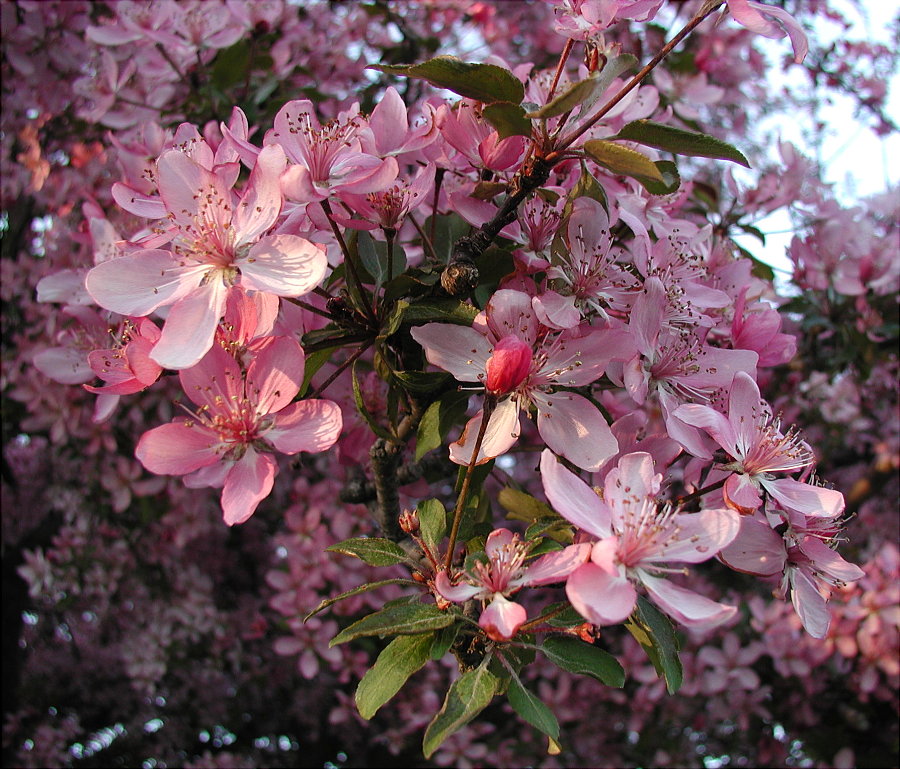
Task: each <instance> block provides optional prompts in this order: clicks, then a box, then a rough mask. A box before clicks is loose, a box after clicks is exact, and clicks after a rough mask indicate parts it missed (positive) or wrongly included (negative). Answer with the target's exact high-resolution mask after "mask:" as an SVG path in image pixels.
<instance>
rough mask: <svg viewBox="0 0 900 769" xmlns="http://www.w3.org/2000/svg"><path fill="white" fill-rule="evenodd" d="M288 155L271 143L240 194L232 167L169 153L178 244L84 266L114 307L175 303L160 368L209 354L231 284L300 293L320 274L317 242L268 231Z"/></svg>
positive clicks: (140, 312)
mask: <svg viewBox="0 0 900 769" xmlns="http://www.w3.org/2000/svg"><path fill="white" fill-rule="evenodd" d="M284 162H285V161H284V153H283V152H282V151H281V149H280V148H279V147H267V148H265V149H264V150H263V151H262V152H260V154H259V157H258V158H257V164H256V167H255V168H254V169H253V173H252V174H251V175H250V180H249V182H248V184H247V188H246V189H245V190H244V193H243V194H242V195H241V196H240V198H238V197H237V195H236V194H235V193H234V192H233V191H232V190H231V189H230V184H233V183H234V178H235V175H234V174H233V173H231V171H229V170H226V169H227V167H228V165H229V164H226V165H225V166H222V167H218V168H217V169H216V170H215V171H210V170H208V169H207V168H205V167H204V166H202V165H200V164H199V163H197V162H196V161H194V160H192V159H191V158H190V157H188V156H187V155H186V154H184V153H183V152H180V151H178V150H171V151H168V152H166V153H164V154H163V156H162V157H161V158H160V160H159V163H158V167H159V189H160V194H161V196H162V199H163V202H164V204H165V208H166V210H167V212H168V216H169V219H170V221H171V227H172V235H173V236H174V244H173V246H174V250H173V251H171V252H170V251H165V250H161V249H148V250H142V251H138V252H136V253H133V254H129V255H125V256H120V257H118V258H115V259H111V260H109V261H107V262H104V263H102V264H99V265H97V266H96V267H94V269H92V270H91V271H90V272H89V273H88V276H87V278H86V280H85V284H86V286H87V289H88V292H89V293H90V294H91V296H92V297H93V298H94V299H95V300H96V301H97V303H98V304H100V305H101V306H102V307H106V308H107V309H110V310H113V311H114V312H119V313H121V314H124V315H131V316H144V315H149V314H150V313H151V312H153V311H154V310H157V309H158V308H160V307H164V306H166V305H171V309H170V310H169V313H168V315H167V317H166V323H165V326H164V328H163V331H162V337H161V338H160V340H159V342H158V343H157V344H156V347H155V348H154V350H153V353H152V357H153V359H154V360H155V361H156V362H157V363H159V364H160V365H162V366H165V367H167V368H174V369H183V368H187V367H189V366H192V365H194V364H195V363H196V362H197V361H199V360H200V358H202V357H203V355H205V354H206V352H207V351H208V350H209V348H210V346H211V345H212V342H213V337H214V336H215V332H216V328H217V326H218V323H219V319H220V318H221V317H222V314H223V312H224V309H225V302H226V300H227V297H228V293H229V291H230V290H231V288H232V287H233V286H235V285H241V286H242V287H244V288H246V289H250V290H256V291H265V292H269V293H272V294H276V295H278V296H302V295H303V294H305V293H307V292H309V291H311V290H312V289H313V288H314V287H315V286H316V285H317V284H318V283H319V281H320V280H321V279H322V278H323V277H324V274H325V270H326V268H327V262H326V259H325V255H324V254H323V253H322V251H321V250H320V249H319V248H318V247H317V246H315V245H313V244H312V243H310V242H309V241H308V240H306V239H304V238H301V237H298V236H296V235H267V234H266V233H267V231H268V230H269V229H270V228H271V227H272V225H274V224H275V221H276V219H277V217H278V214H279V213H280V211H281V203H282V198H281V192H280V190H279V177H280V174H281V171H282V170H283V168H284ZM235 170H236V169H235ZM226 175H227V176H230V180H231V181H230V183H229V181H228V179H227V178H226Z"/></svg>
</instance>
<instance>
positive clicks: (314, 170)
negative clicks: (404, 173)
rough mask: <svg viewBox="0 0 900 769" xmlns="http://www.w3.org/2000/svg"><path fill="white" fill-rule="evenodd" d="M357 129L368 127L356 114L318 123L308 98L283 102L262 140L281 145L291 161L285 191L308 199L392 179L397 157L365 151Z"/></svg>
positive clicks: (369, 188) (360, 190) (372, 187)
mask: <svg viewBox="0 0 900 769" xmlns="http://www.w3.org/2000/svg"><path fill="white" fill-rule="evenodd" d="M363 134H368V135H370V134H371V131H370V129H369V128H368V127H367V126H365V124H364V121H363V120H362V118H360V117H359V116H358V115H353V114H350V115H345V116H343V117H342V118H339V119H338V120H334V121H332V122H330V123H326V124H325V125H322V124H320V123H319V118H318V117H317V116H316V113H315V109H314V107H313V103H312V102H311V101H309V100H308V99H300V100H296V101H290V102H288V103H287V104H285V105H284V106H283V107H282V108H281V109H280V110H279V111H278V114H277V115H275V121H274V127H273V128H272V130H271V131H270V132H269V133H268V134H266V138H265V142H264V143H265V144H266V145H269V146H271V145H273V144H278V145H280V146H281V147H283V148H284V151H285V153H286V154H287V157H288V159H289V160H290V161H292V165H291V166H290V167H289V168H288V170H287V171H286V172H285V174H284V177H283V179H282V188H283V190H284V194H285V196H286V197H287V198H289V199H291V200H295V201H297V202H300V203H309V202H313V201H322V200H326V199H327V198H329V197H330V196H331V195H332V194H334V193H335V192H339V191H342V192H349V193H354V194H365V193H368V192H377V191H379V190H383V189H385V188H386V187H388V186H389V185H390V184H391V183H392V182H393V181H394V179H396V178H397V173H398V170H399V166H398V165H397V161H396V160H395V159H394V158H393V157H387V158H384V159H381V158H379V157H376V156H375V155H371V154H369V153H367V152H365V151H364V150H363V147H362V137H363Z"/></svg>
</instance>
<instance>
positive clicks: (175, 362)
mask: <svg viewBox="0 0 900 769" xmlns="http://www.w3.org/2000/svg"><path fill="white" fill-rule="evenodd" d="M107 264H108V262H107ZM227 296H228V287H227V286H226V285H225V283H224V281H223V280H222V279H221V278H219V277H218V276H215V277H214V278H213V279H212V280H210V281H209V282H207V283H206V284H205V285H204V286H202V287H200V288H199V289H197V290H196V291H194V293H192V294H190V295H188V296H186V297H185V298H184V299H181V300H180V301H178V302H176V303H175V304H174V305H172V309H171V310H169V314H168V315H167V316H166V324H165V326H163V330H162V335H161V336H160V338H159V341H158V342H157V343H156V346H155V347H154V348H153V352H151V353H150V357H151V358H152V359H153V360H155V361H156V362H157V363H158V364H159V365H160V366H164V367H165V368H171V369H176V370H177V369H184V368H190V367H191V366H194V365H196V364H197V363H198V362H199V361H200V359H201V358H202V357H203V356H204V355H206V353H207V352H209V349H210V348H211V347H212V345H213V340H214V339H215V336H216V328H217V327H218V325H219V318H221V317H222V313H224V312H225V300H226V298H227Z"/></svg>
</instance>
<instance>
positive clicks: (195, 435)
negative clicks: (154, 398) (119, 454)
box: [134, 422, 219, 475]
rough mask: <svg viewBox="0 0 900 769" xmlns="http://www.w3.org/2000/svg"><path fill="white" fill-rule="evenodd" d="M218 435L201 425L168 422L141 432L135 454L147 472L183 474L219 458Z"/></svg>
mask: <svg viewBox="0 0 900 769" xmlns="http://www.w3.org/2000/svg"><path fill="white" fill-rule="evenodd" d="M218 443H219V440H218V436H217V435H216V434H215V433H214V432H213V431H212V430H208V429H207V428H205V427H203V426H202V425H198V424H194V425H193V426H192V427H188V425H187V423H186V422H170V423H169V424H167V425H160V426H159V427H154V428H153V429H152V430H148V431H147V432H145V433H144V434H143V435H142V436H141V439H140V440H139V441H138V445H137V448H136V449H135V452H134V454H135V456H136V457H137V458H138V460H139V461H140V463H141V464H142V465H143V466H144V467H146V468H147V469H148V470H149V471H150V472H151V473H156V474H157V475H186V474H187V473H192V472H193V471H194V470H199V469H200V468H201V467H206V466H207V465H211V464H213V463H215V462H218V461H219V455H218V454H217V453H216V447H217V445H218Z"/></svg>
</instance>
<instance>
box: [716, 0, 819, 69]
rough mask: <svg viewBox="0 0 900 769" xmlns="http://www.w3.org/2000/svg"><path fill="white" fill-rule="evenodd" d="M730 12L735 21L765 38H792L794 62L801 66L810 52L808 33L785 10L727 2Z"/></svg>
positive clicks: (749, 0)
mask: <svg viewBox="0 0 900 769" xmlns="http://www.w3.org/2000/svg"><path fill="white" fill-rule="evenodd" d="M726 2H727V3H728V10H729V11H731V15H732V16H733V17H734V20H735V21H736V22H738V23H739V24H742V25H743V26H745V27H747V29H749V30H750V31H751V32H755V33H756V34H758V35H763V36H764V37H772V38H781V37H785V36H788V37H790V38H791V45H792V46H793V47H794V62H795V63H797V64H800V63H801V62H802V61H803V59H805V58H806V54H807V51H809V43H808V42H807V40H806V33H805V32H804V31H803V27H801V26H800V24H799V23H798V22H797V20H796V19H795V18H794V17H793V16H791V15H790V14H789V13H788V12H787V11H785V10H784V9H783V8H773V7H772V6H770V5H766V4H765V3H757V2H754V0H726Z"/></svg>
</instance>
